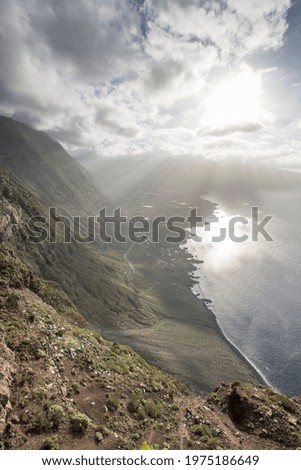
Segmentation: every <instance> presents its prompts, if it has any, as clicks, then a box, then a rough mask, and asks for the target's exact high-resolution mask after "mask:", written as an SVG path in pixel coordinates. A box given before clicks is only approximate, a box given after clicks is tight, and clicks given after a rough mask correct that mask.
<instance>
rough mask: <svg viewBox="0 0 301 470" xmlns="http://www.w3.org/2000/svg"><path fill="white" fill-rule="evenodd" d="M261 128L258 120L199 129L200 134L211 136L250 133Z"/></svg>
mask: <svg viewBox="0 0 301 470" xmlns="http://www.w3.org/2000/svg"><path fill="white" fill-rule="evenodd" d="M261 129H263V126H262V125H261V124H260V123H258V122H241V123H237V124H229V125H227V126H223V127H217V128H211V129H210V128H209V129H203V130H201V131H200V132H201V134H206V135H212V136H217V137H219V136H224V135H229V134H235V133H237V132H245V133H252V132H258V131H260V130H261Z"/></svg>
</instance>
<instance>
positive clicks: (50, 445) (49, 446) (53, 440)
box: [41, 434, 60, 450]
mask: <svg viewBox="0 0 301 470" xmlns="http://www.w3.org/2000/svg"><path fill="white" fill-rule="evenodd" d="M41 449H42V450H60V445H59V440H58V437H57V435H56V434H53V435H52V436H50V437H48V438H47V439H45V441H44V442H43V444H42V447H41Z"/></svg>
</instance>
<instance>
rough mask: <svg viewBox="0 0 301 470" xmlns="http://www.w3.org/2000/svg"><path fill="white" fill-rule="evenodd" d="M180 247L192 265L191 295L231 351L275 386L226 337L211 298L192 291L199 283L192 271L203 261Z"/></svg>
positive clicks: (266, 382) (262, 378)
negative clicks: (209, 317)
mask: <svg viewBox="0 0 301 470" xmlns="http://www.w3.org/2000/svg"><path fill="white" fill-rule="evenodd" d="M181 249H182V250H183V251H184V253H186V255H187V260H188V261H190V262H191V265H192V267H193V269H192V270H191V271H190V272H188V273H187V274H188V275H189V276H190V279H191V287H190V289H191V293H192V295H194V296H195V297H196V298H197V299H198V300H199V301H200V302H201V303H202V306H203V307H204V308H205V309H206V310H207V311H208V314H209V315H212V316H213V318H214V321H215V322H216V329H217V330H218V332H219V334H220V335H221V336H222V337H223V338H224V340H225V341H226V342H227V343H228V344H229V346H230V347H231V348H232V349H233V351H234V352H235V353H236V354H237V355H238V356H240V358H241V359H242V360H243V361H244V362H245V363H246V364H247V365H248V367H251V368H252V369H253V370H254V372H255V373H256V375H258V377H259V379H260V380H261V381H262V382H263V383H264V384H266V385H268V386H270V387H273V388H275V386H274V385H272V384H271V383H270V382H269V381H268V379H267V378H266V377H265V376H264V374H263V373H262V372H261V370H260V369H259V368H258V367H257V366H256V365H255V364H254V363H253V362H252V361H251V360H250V359H249V358H248V357H247V356H246V355H245V354H244V353H243V352H242V351H241V350H240V349H239V348H238V347H237V346H236V345H235V344H234V342H233V341H231V340H230V338H228V337H227V335H226V333H225V332H224V331H223V329H222V326H221V325H220V323H219V320H218V315H217V314H216V312H215V311H214V310H213V309H212V308H211V307H210V305H211V304H212V300H211V299H209V298H206V297H200V296H199V295H198V294H196V293H194V292H193V288H194V286H195V284H199V281H198V280H197V279H199V278H196V276H195V275H194V273H195V271H196V270H197V269H198V266H199V265H200V264H204V261H203V260H195V261H194V258H193V256H192V255H191V254H190V253H189V251H188V250H187V248H186V247H185V246H183V248H181Z"/></svg>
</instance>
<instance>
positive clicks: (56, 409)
mask: <svg viewBox="0 0 301 470" xmlns="http://www.w3.org/2000/svg"><path fill="white" fill-rule="evenodd" d="M63 418H64V410H63V408H62V407H61V406H60V405H52V406H51V407H50V410H49V419H50V421H51V423H52V427H53V429H58V428H59V426H60V424H61V422H62V420H63Z"/></svg>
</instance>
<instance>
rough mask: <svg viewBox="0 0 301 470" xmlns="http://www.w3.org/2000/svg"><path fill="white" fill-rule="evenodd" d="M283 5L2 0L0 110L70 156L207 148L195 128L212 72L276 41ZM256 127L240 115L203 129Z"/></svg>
mask: <svg viewBox="0 0 301 470" xmlns="http://www.w3.org/2000/svg"><path fill="white" fill-rule="evenodd" d="M290 4H291V2H290V0H219V1H205V0H203V1H201V0H185V1H184V0H124V1H123V2H120V1H118V0H102V1H101V2H97V1H95V0H77V1H74V0H64V1H63V2H62V1H59V0H22V2H20V1H19V0H10V1H9V2H5V1H0V61H1V71H0V112H1V113H4V114H6V115H10V116H13V117H15V118H18V119H21V120H24V121H25V122H28V123H29V124H30V125H33V126H35V127H37V128H39V129H43V130H46V131H47V132H49V133H50V135H52V136H53V137H55V138H56V139H58V140H59V141H61V142H62V143H63V144H64V145H66V146H67V147H68V149H69V150H71V151H73V152H75V153H76V152H81V151H83V149H87V151H93V152H95V153H99V154H104V155H117V154H125V153H141V152H142V153H143V152H145V151H146V149H147V151H150V152H153V151H154V150H158V151H164V152H170V153H176V154H178V153H180V152H186V153H187V152H191V153H196V152H198V151H199V152H201V151H204V152H206V151H208V148H207V147H206V142H204V137H205V136H204V135H200V133H198V129H199V127H200V122H201V117H202V113H204V107H203V101H204V93H206V87H207V86H208V83H209V82H210V79H211V75H212V73H213V72H214V71H216V70H224V69H225V68H227V67H232V69H233V68H235V67H236V68H237V69H238V68H239V65H240V64H241V63H242V62H245V61H248V60H249V59H251V58H252V57H253V56H254V54H256V53H257V52H261V53H262V52H264V51H268V50H275V49H278V48H280V47H281V46H282V44H283V41H284V35H285V32H286V30H287V26H288V25H287V20H286V15H287V11H288V9H289V7H290ZM259 130H261V124H260V123H249V122H241V123H238V124H236V125H235V126H232V127H231V126H229V125H228V126H221V127H219V128H217V129H211V130H210V129H209V130H208V132H207V134H208V138H210V139H213V138H220V137H221V136H227V135H231V134H235V133H244V134H253V133H255V132H257V131H259ZM202 139H203V140H202Z"/></svg>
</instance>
